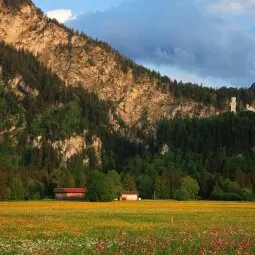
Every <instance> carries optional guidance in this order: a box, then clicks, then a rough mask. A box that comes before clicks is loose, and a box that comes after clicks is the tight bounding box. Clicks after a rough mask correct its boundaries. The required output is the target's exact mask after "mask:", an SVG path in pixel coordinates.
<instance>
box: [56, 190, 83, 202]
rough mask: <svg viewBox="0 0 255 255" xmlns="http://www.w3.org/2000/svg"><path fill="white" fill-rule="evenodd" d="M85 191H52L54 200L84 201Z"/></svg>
mask: <svg viewBox="0 0 255 255" xmlns="http://www.w3.org/2000/svg"><path fill="white" fill-rule="evenodd" d="M86 192H87V189H84V188H57V189H55V190H54V193H55V199H56V200H84V199H85V194H86Z"/></svg>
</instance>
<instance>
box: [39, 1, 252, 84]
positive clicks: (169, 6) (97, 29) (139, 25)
mask: <svg viewBox="0 0 255 255" xmlns="http://www.w3.org/2000/svg"><path fill="white" fill-rule="evenodd" d="M34 3H35V4H36V5H37V6H38V7H40V8H41V9H42V10H43V11H44V12H46V13H47V15H48V16H49V17H51V18H56V19H58V20H59V21H60V22H62V23H64V24H65V25H67V26H69V27H72V28H75V29H78V30H81V31H83V32H85V33H86V34H88V35H90V36H92V37H94V38H98V39H101V40H104V41H107V42H108V43H110V44H111V45H112V46H113V47H114V48H117V49H118V50H119V51H120V52H121V53H122V54H124V55H125V56H128V57H130V58H131V59H133V60H135V61H136V62H138V63H140V64H143V65H145V66H146V67H148V68H150V69H154V70H157V71H160V72H161V73H162V74H163V75H168V76H169V77H170V78H172V79H177V80H182V81H184V82H189V81H190V82H193V83H198V84H201V83H203V84H204V85H205V86H212V87H219V86H227V87H229V86H237V87H249V86H250V85H251V84H252V83H253V82H255V16H254V12H255V0H213V1H212V0H156V1H155V0H72V1H70V0H54V1H52V0H34Z"/></svg>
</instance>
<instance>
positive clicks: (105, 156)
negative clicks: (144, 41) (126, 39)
mask: <svg viewBox="0 0 255 255" xmlns="http://www.w3.org/2000/svg"><path fill="white" fill-rule="evenodd" d="M0 41H1V42H0V120H1V121H0V200H6V199H12V200H15V199H24V198H25V199H38V198H41V197H52V195H53V189H54V188H55V187H82V186H86V185H87V184H88V183H89V184H91V185H92V184H93V185H94V184H95V186H97V185H99V186H100V185H101V184H102V183H103V185H106V186H107V185H109V187H105V186H104V190H108V192H109V190H112V189H113V186H117V187H118V189H120V188H122V189H126V190H135V189H137V190H138V191H139V193H140V195H141V197H143V198H150V199H151V198H159V199H169V198H176V197H179V195H180V192H182V190H180V189H181V183H182V180H183V178H184V177H185V176H187V175H190V176H191V177H192V178H193V179H195V181H197V182H198V184H199V187H200V191H199V196H200V197H201V198H202V199H208V198H212V199H233V200H243V199H244V200H250V199H251V198H252V196H253V195H252V194H253V193H254V192H255V185H254V183H255V172H254V169H255V168H254V166H255V149H254V148H255V130H254V126H255V114H254V113H252V112H246V111H243V110H244V109H245V105H246V104H247V103H248V104H250V105H253V104H254V91H253V90H252V89H236V88H219V89H212V88H205V87H202V86H199V85H196V84H191V83H187V84H183V83H181V82H179V83H178V82H177V81H175V80H174V81H172V80H171V79H170V78H168V77H165V76H164V77H162V76H161V75H160V74H159V73H157V72H155V71H149V70H148V69H146V68H144V67H142V66H139V65H137V64H135V63H134V62H133V61H131V60H129V59H128V58H125V57H123V56H122V55H121V54H120V53H119V52H117V51H116V50H114V49H112V48H111V47H110V46H109V45H108V44H106V43H104V42H100V41H96V40H93V39H91V38H89V37H88V36H86V35H84V34H79V33H76V32H74V31H72V30H70V29H68V28H66V27H65V26H63V25H61V24H59V23H58V22H57V21H55V20H50V19H48V18H47V17H45V16H44V14H43V13H42V12H41V11H40V10H39V9H37V8H36V7H35V6H34V4H33V3H32V2H31V1H29V0H23V1H21V0H15V1H14V0H0ZM232 96H235V97H237V101H238V113H237V114H233V113H229V100H230V98H231V97H232ZM186 117H188V118H186ZM192 117H194V118H192ZM95 169H96V170H97V171H100V172H101V173H98V172H94V170H95ZM113 169H114V170H115V171H114V170H113ZM93 176H94V177H93ZM98 177H100V178H99V179H100V180H101V181H102V179H106V180H107V181H106V182H105V181H103V182H102V183H99V184H97V178H98ZM93 185H92V186H93ZM122 186H123V187H122ZM115 188H116V187H115ZM184 193H185V192H184ZM176 194H179V195H178V196H177V195H176ZM185 194H186V193H185ZM115 195H116V194H115ZM115 195H114V197H116V196H115ZM110 197H111V196H110Z"/></svg>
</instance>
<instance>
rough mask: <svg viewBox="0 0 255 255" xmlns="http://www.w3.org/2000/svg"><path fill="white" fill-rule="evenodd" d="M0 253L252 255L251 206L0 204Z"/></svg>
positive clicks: (254, 222)
mask: <svg viewBox="0 0 255 255" xmlns="http://www.w3.org/2000/svg"><path fill="white" fill-rule="evenodd" d="M0 254H3V255H4V254H34V255H35V254H38V255H39V254H255V203H235V202H175V201H139V202H112V203H85V202H84V203H83V202H55V201H40V202H2V203H0Z"/></svg>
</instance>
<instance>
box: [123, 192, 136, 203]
mask: <svg viewBox="0 0 255 255" xmlns="http://www.w3.org/2000/svg"><path fill="white" fill-rule="evenodd" d="M138 199H139V197H138V193H137V192H136V191H124V192H122V193H121V194H120V201H136V200H138Z"/></svg>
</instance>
